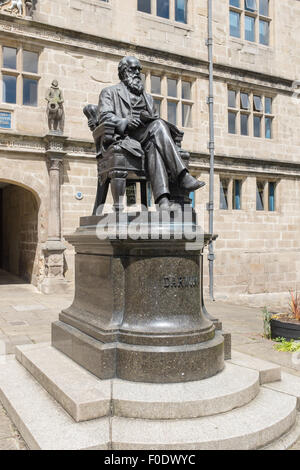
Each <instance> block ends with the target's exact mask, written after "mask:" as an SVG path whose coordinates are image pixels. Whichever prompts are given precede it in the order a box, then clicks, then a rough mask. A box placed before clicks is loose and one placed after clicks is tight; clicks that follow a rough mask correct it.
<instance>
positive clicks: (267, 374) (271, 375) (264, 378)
mask: <svg viewBox="0 0 300 470" xmlns="http://www.w3.org/2000/svg"><path fill="white" fill-rule="evenodd" d="M228 362H230V363H231V364H236V365H238V366H241V367H246V368H248V369H253V370H257V371H258V372H259V377H260V384H261V385H263V384H266V383H270V382H276V381H278V380H281V368H280V366H279V365H277V364H273V363H272V362H268V361H265V360H262V359H259V358H257V357H253V356H248V355H247V354H243V353H240V352H238V351H232V356H231V359H230V361H228Z"/></svg>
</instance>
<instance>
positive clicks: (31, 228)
mask: <svg viewBox="0 0 300 470" xmlns="http://www.w3.org/2000/svg"><path fill="white" fill-rule="evenodd" d="M38 212H39V203H38V200H37V198H36V197H35V195H34V194H33V193H32V192H31V191H29V190H28V189H25V188H24V187H22V186H18V185H16V184H12V183H10V182H5V181H1V180H0V268H1V269H2V270H5V271H7V272H9V273H11V274H14V275H16V276H18V277H20V278H22V279H23V280H24V281H26V282H29V283H32V284H35V285H37V283H38V274H39V273H38V253H37V249H38Z"/></svg>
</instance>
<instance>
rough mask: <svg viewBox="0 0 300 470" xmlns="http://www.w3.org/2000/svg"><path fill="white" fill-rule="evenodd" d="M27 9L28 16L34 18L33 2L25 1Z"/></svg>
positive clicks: (30, 0)
mask: <svg viewBox="0 0 300 470" xmlns="http://www.w3.org/2000/svg"><path fill="white" fill-rule="evenodd" d="M25 7H26V16H32V12H33V2H32V0H25Z"/></svg>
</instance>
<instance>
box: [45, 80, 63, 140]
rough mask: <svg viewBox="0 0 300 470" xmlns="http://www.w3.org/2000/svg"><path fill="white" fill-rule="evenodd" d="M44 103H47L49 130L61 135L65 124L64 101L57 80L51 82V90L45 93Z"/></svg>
mask: <svg viewBox="0 0 300 470" xmlns="http://www.w3.org/2000/svg"><path fill="white" fill-rule="evenodd" d="M46 101H47V102H48V105H47V116H48V126H49V130H50V131H59V132H60V133H63V131H64V123H65V113H64V107H63V103H64V99H63V94H62V91H61V90H60V88H59V87H58V81H57V80H53V82H52V84H51V88H50V89H49V90H48V92H47V95H46Z"/></svg>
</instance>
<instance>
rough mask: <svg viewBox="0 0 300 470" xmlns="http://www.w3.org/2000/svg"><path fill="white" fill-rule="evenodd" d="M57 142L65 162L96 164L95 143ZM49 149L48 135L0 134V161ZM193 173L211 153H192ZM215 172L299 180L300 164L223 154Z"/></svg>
mask: <svg viewBox="0 0 300 470" xmlns="http://www.w3.org/2000/svg"><path fill="white" fill-rule="evenodd" d="M51 139H52V140H54V141H56V140H57V150H59V151H61V152H62V153H63V154H64V159H66V160H68V159H72V160H78V161H80V160H81V161H86V160H92V161H95V164H96V158H95V146H94V142H92V141H90V140H84V139H81V140H79V139H74V138H69V137H63V138H62V137H61V136H58V137H57V138H55V136H54V137H53V136H51ZM48 150H49V134H47V135H45V136H34V135H31V134H17V133H11V132H1V134H0V158H1V157H6V158H9V157H10V156H11V157H12V158H18V159H24V158H26V159H31V160H34V159H45V158H46V156H47V151H48ZM191 170H192V171H208V170H209V154H208V153H191ZM215 170H216V172H217V173H228V174H229V173H230V174H233V173H237V174H248V175H249V174H268V175H272V176H274V177H278V178H280V177H282V176H285V177H296V178H300V162H293V161H286V160H279V159H278V160H277V159H274V158H272V159H262V158H256V157H250V156H242V155H230V156H228V155H222V154H216V156H215Z"/></svg>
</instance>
